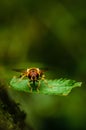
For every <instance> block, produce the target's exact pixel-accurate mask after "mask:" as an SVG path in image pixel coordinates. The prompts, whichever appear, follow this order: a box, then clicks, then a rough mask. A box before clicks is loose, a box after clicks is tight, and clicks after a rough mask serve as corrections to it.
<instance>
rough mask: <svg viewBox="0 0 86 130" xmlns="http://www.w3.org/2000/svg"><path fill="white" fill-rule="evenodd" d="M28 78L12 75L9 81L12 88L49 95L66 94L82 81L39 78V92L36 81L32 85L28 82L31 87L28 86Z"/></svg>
mask: <svg viewBox="0 0 86 130" xmlns="http://www.w3.org/2000/svg"><path fill="white" fill-rule="evenodd" d="M28 83H30V82H29V79H22V80H20V79H19V78H16V77H14V78H13V79H12V80H11V81H10V85H11V87H12V88H14V89H16V90H19V91H25V92H28V93H40V94H49V95H68V94H69V93H70V91H71V90H72V88H75V87H80V86H81V84H82V82H76V81H75V80H70V79H62V78H61V79H55V80H46V82H45V81H43V80H40V87H39V92H38V91H37V86H38V82H36V84H35V85H34V84H33V83H30V86H31V87H32V92H31V88H30V87H29V86H28Z"/></svg>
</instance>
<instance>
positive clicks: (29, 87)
mask: <svg viewBox="0 0 86 130" xmlns="http://www.w3.org/2000/svg"><path fill="white" fill-rule="evenodd" d="M28 87H29V88H30V92H32V87H31V85H30V83H29V82H28Z"/></svg>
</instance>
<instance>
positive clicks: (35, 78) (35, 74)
mask: <svg viewBox="0 0 86 130" xmlns="http://www.w3.org/2000/svg"><path fill="white" fill-rule="evenodd" d="M13 70H14V71H17V72H21V75H20V80H22V79H23V78H24V77H27V78H28V79H29V82H28V86H29V88H30V91H31V92H32V86H31V82H32V83H33V85H34V86H35V84H36V82H38V86H37V87H36V90H37V91H38V92H39V87H40V81H41V80H44V82H45V83H46V84H47V81H46V80H45V75H44V71H46V70H41V69H39V68H35V67H33V68H28V69H27V70H25V71H23V70H21V69H13Z"/></svg>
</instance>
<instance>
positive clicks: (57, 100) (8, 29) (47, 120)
mask: <svg viewBox="0 0 86 130" xmlns="http://www.w3.org/2000/svg"><path fill="white" fill-rule="evenodd" d="M85 5H86V1H85V0H70V1H68V0H65V1H64V0H60V1H59V0H47V1H46V0H41V1H39V0H36V1H35V0H3V1H0V81H1V82H3V83H5V84H7V87H8V85H9V81H10V80H11V78H12V77H13V76H14V75H17V73H16V72H12V69H13V68H25V69H26V68H27V67H34V66H35V67H39V68H40V67H44V68H46V67H47V68H49V70H48V72H46V78H48V79H51V78H52V79H55V78H57V79H58V78H60V77H66V78H71V79H75V80H77V81H82V82H83V85H82V87H81V88H76V89H74V90H73V91H72V92H71V93H70V94H69V96H67V97H59V96H47V95H33V94H28V93H23V92H17V91H14V90H11V89H9V88H8V93H9V95H10V97H11V98H13V99H14V100H15V102H17V103H20V108H21V109H22V110H24V111H25V112H26V114H27V118H26V122H27V124H28V122H29V123H30V124H31V126H32V127H33V128H34V129H35V130H48V129H49V130H52V129H53V130H54V129H61V128H63V129H66V130H69V129H70V130H77V129H86V125H85V122H86V94H85V93H86V88H85V87H86V84H85V78H86V6H85ZM18 75H19V74H18Z"/></svg>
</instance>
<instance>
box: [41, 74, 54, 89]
mask: <svg viewBox="0 0 86 130" xmlns="http://www.w3.org/2000/svg"><path fill="white" fill-rule="evenodd" d="M41 80H43V81H44V83H45V84H46V85H47V86H48V87H49V88H52V87H51V86H49V84H48V82H47V80H46V79H45V75H43V76H42V78H41Z"/></svg>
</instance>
